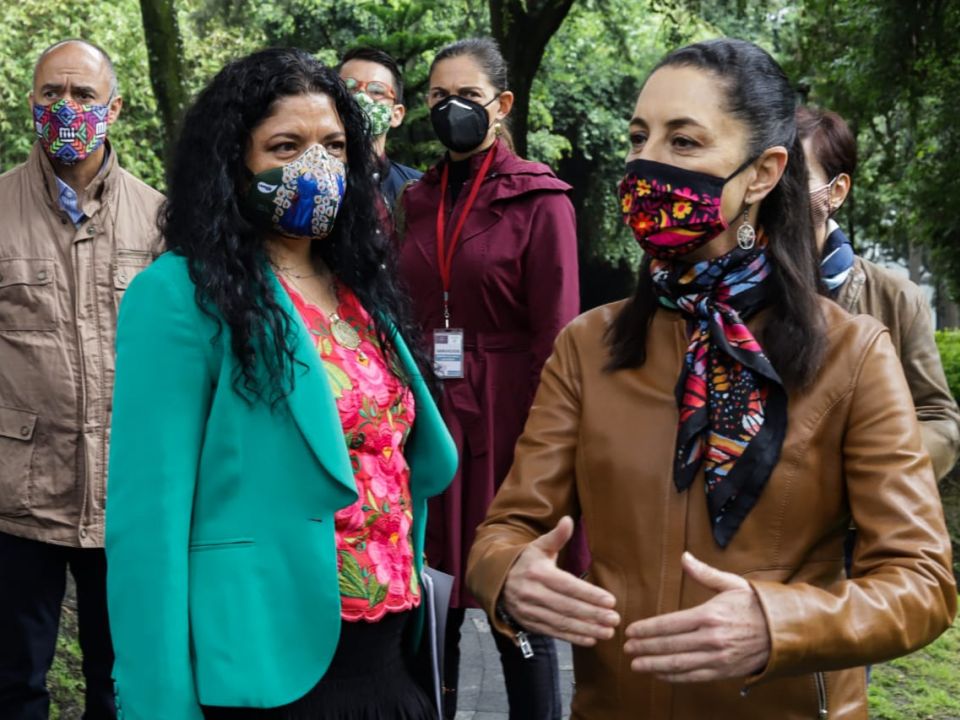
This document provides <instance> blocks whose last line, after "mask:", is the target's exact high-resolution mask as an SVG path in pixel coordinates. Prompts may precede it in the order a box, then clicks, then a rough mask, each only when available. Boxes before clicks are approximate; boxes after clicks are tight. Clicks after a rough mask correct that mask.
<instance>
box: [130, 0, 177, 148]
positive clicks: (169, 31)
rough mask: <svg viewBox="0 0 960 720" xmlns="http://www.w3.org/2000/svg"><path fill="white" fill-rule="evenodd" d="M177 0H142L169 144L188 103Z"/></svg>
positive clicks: (153, 81) (153, 79)
mask: <svg viewBox="0 0 960 720" xmlns="http://www.w3.org/2000/svg"><path fill="white" fill-rule="evenodd" d="M173 3H174V0H140V14H141V17H142V19H143V35H144V38H145V39H146V42H147V57H148V60H149V62H150V84H151V85H152V86H153V95H154V97H155V98H156V100H157V108H158V109H159V110H160V117H161V118H162V119H163V131H164V135H165V138H166V141H167V146H168V147H169V145H170V144H171V143H172V141H173V139H174V137H175V135H176V130H177V126H178V124H179V122H180V114H181V113H182V112H183V108H184V107H185V106H186V104H187V90H186V87H185V86H184V81H183V40H182V38H181V36H180V26H179V25H178V23H177V11H176V8H175V7H174V4H173Z"/></svg>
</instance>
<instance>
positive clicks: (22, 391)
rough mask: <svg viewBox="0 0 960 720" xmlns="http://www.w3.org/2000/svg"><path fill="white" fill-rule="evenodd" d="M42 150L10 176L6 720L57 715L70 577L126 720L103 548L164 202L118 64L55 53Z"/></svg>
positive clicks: (3, 530) (109, 708) (1, 625)
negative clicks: (56, 666) (53, 703)
mask: <svg viewBox="0 0 960 720" xmlns="http://www.w3.org/2000/svg"><path fill="white" fill-rule="evenodd" d="M29 102H30V113H31V117H32V121H33V122H32V132H34V133H35V137H36V141H35V143H34V146H33V150H32V151H31V152H30V156H29V157H28V158H27V160H26V161H25V162H24V163H22V164H20V165H18V166H16V167H15V168H13V169H12V170H10V171H9V172H8V173H6V174H4V175H0V218H2V222H0V718H3V720H46V718H47V717H48V714H49V709H50V708H49V706H50V696H49V693H48V692H47V688H46V676H47V672H48V671H49V669H50V665H51V663H52V661H53V656H54V651H55V650H56V645H57V631H58V626H59V623H60V610H61V603H62V602H63V597H64V593H65V589H66V581H67V571H68V569H69V571H70V574H71V575H73V578H74V580H75V581H76V588H77V594H76V599H77V623H78V626H79V641H80V649H81V651H82V653H83V676H84V686H85V694H86V697H85V710H84V715H83V717H84V718H85V720H114V719H115V718H116V716H117V711H116V708H115V707H114V695H113V682H112V680H111V677H110V675H111V672H112V669H113V649H112V645H111V642H110V630H109V627H108V622H107V599H106V571H107V567H106V565H107V561H106V555H105V554H104V550H103V540H104V507H105V504H106V494H107V470H106V468H107V454H108V450H107V445H108V442H109V438H110V414H111V406H112V396H113V375H114V352H113V346H114V338H115V334H116V333H115V331H116V325H117V307H118V304H119V301H120V297H121V296H122V295H123V292H124V290H125V289H126V287H127V285H128V284H129V282H130V280H132V279H133V276H134V275H136V274H137V273H138V272H139V271H140V270H141V269H143V268H144V267H146V266H147V265H148V264H149V263H150V262H151V260H152V259H153V258H154V257H155V255H156V254H157V253H158V252H159V251H160V245H161V239H160V232H159V230H158V229H157V211H158V210H159V208H160V204H161V203H162V202H163V196H162V195H160V193H158V192H156V191H155V190H153V189H152V188H150V187H147V186H146V185H145V184H144V183H142V182H140V181H139V180H138V179H136V178H135V177H133V175H131V174H129V173H128V172H126V171H125V170H124V169H123V168H121V167H120V165H119V159H118V157H117V152H116V151H115V150H114V148H113V147H112V146H111V145H110V141H109V139H108V135H109V133H110V132H111V127H112V126H113V124H114V123H115V122H116V120H117V117H118V116H119V114H120V110H121V108H122V106H123V99H122V98H121V96H120V93H119V90H118V88H117V77H116V74H115V73H114V69H113V64H112V63H111V61H110V58H109V56H108V55H107V54H106V53H105V52H104V51H103V50H102V49H101V48H99V47H97V46H96V45H93V44H91V43H88V42H85V41H83V40H67V41H64V42H60V43H57V44H56V45H53V46H51V47H49V48H47V49H46V50H45V51H44V52H43V53H42V54H41V55H40V58H39V60H38V61H37V64H36V66H35V69H34V74H33V89H32V91H31V92H30V94H29Z"/></svg>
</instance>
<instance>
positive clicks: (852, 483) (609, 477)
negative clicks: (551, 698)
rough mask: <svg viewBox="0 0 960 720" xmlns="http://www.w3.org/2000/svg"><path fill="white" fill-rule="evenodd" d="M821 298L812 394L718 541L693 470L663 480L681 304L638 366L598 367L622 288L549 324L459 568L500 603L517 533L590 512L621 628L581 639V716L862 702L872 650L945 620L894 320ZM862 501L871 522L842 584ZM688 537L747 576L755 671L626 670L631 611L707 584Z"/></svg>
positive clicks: (936, 502)
mask: <svg viewBox="0 0 960 720" xmlns="http://www.w3.org/2000/svg"><path fill="white" fill-rule="evenodd" d="M821 303H822V306H823V310H824V313H825V314H826V318H827V323H828V326H829V350H828V355H827V359H826V362H825V364H824V367H823V370H822V372H821V373H820V374H819V375H818V377H817V378H816V380H815V381H814V383H813V385H812V386H811V387H810V388H809V389H808V390H807V391H806V392H803V393H791V394H790V397H789V424H788V429H787V435H786V439H785V442H784V445H783V451H782V455H781V459H780V462H779V463H778V465H777V466H776V468H775V470H774V472H773V474H772V476H771V477H770V480H769V482H768V484H767V486H766V488H765V489H764V491H763V494H762V495H761V497H760V499H759V501H758V503H757V505H756V506H755V507H754V508H753V509H752V510H751V512H750V514H749V515H748V516H747V518H746V519H745V520H744V522H743V524H742V525H741V527H740V529H739V531H738V532H737V534H736V535H735V536H734V538H733V540H732V541H731V543H730V545H729V546H728V547H727V548H726V549H725V550H722V549H720V548H719V547H718V546H717V545H716V543H715V542H714V540H713V537H712V535H711V533H710V525H709V521H708V516H707V506H706V500H705V498H704V492H703V485H702V482H703V480H702V473H701V476H700V479H699V480H698V481H696V482H695V483H694V485H693V487H692V488H691V489H690V490H689V491H687V492H684V493H678V492H677V491H676V489H675V487H674V485H673V480H672V457H673V448H674V447H675V434H676V427H677V417H678V415H677V406H676V399H675V395H674V387H675V385H676V382H677V378H678V377H679V374H680V369H681V364H682V359H683V354H684V351H685V350H686V347H687V333H686V328H685V322H684V320H683V319H682V318H681V317H680V315H679V314H677V313H674V312H669V311H667V310H663V309H661V310H658V311H657V312H656V314H655V316H654V318H653V321H652V323H651V327H650V335H649V338H648V340H647V347H648V348H651V349H652V352H651V353H650V356H649V358H648V359H647V362H646V364H645V365H644V366H643V367H641V368H639V369H635V370H622V371H618V372H613V373H608V372H605V371H604V365H605V364H606V362H607V360H608V354H607V346H606V343H605V341H604V337H603V336H604V332H605V330H606V329H607V327H608V326H609V325H610V323H611V321H612V319H613V318H614V317H615V315H616V313H617V312H618V310H619V309H620V307H621V306H622V303H616V304H614V305H608V306H605V307H601V308H598V309H596V310H593V311H591V312H589V313H586V314H585V315H582V316H581V317H580V318H578V319H577V320H575V321H574V322H573V323H572V324H571V325H569V326H568V327H567V328H566V329H565V330H564V331H563V333H562V334H561V335H560V337H559V338H558V340H557V344H556V349H555V352H554V355H553V356H552V357H551V358H550V359H549V360H548V361H547V364H546V366H545V368H544V372H543V377H542V380H541V385H540V390H539V392H538V394H537V397H536V400H535V402H534V406H533V409H532V411H531V413H530V416H529V419H528V421H527V426H526V429H525V431H524V434H523V436H522V437H521V438H520V441H519V443H518V445H517V450H516V455H515V459H514V465H513V468H512V469H511V471H510V474H509V475H508V477H507V479H506V481H505V482H504V484H503V486H502V487H501V489H500V491H499V493H498V494H497V496H496V498H495V500H494V501H493V504H492V505H491V507H490V511H489V515H488V516H487V520H486V521H485V523H484V524H483V525H481V526H480V529H479V531H478V534H477V541H476V543H475V544H474V546H473V551H472V553H471V556H470V563H469V568H468V572H467V582H468V585H469V587H470V589H471V590H472V591H473V593H474V594H475V595H476V597H477V598H478V600H480V601H481V603H482V605H483V607H484V609H485V610H486V611H487V612H488V613H489V614H490V615H491V616H494V609H495V604H496V599H497V597H498V596H499V594H500V591H501V588H502V586H503V583H504V579H505V577H506V574H507V571H508V570H509V568H510V566H511V565H512V564H513V562H514V560H515V559H516V557H517V555H518V554H519V553H520V552H521V551H522V550H523V548H524V547H525V545H526V544H527V543H528V542H530V541H531V540H532V539H533V538H535V537H537V536H539V535H540V534H542V533H544V532H547V531H548V530H550V529H551V528H553V527H554V525H555V524H556V522H557V521H558V520H559V519H560V517H562V516H563V515H564V514H571V515H573V516H574V517H577V516H578V515H580V514H581V513H582V517H583V520H584V522H585V525H586V529H587V536H588V538H589V542H590V552H591V554H592V556H593V561H592V565H591V567H590V570H589V573H588V579H589V580H590V581H591V582H594V583H596V584H597V585H599V586H601V587H603V588H606V589H607V590H609V591H610V592H611V593H612V594H613V595H614V596H615V597H616V598H617V611H618V612H619V613H620V615H621V617H622V618H623V624H622V625H621V626H620V628H619V630H618V632H617V635H616V637H615V638H614V639H613V640H611V641H605V642H600V643H598V644H597V645H596V646H595V647H594V648H592V649H581V648H577V649H575V651H574V665H575V677H576V689H575V694H574V699H573V716H572V717H573V718H575V719H578V720H588V719H589V720H627V719H628V718H629V720H634V719H635V718H651V719H653V718H655V719H656V720H670V719H673V718H676V719H678V720H679V719H682V720H695V719H697V720H699V719H700V718H710V719H711V720H723V719H725V718H730V719H731V720H732V719H734V718H736V719H738V720H743V719H748V720H749V719H756V720H772V719H773V718H776V720H795V719H796V720H799V719H801V718H803V719H811V720H812V719H813V718H819V719H820V720H823V719H824V718H831V719H832V720H840V719H841V718H843V719H844V720H846V719H848V718H866V717H867V709H866V684H865V679H864V670H863V666H864V665H865V664H867V663H871V662H876V661H879V660H882V659H886V658H891V657H894V656H897V655H902V654H905V653H908V652H910V651H911V650H914V649H916V648H919V647H920V646H922V645H924V644H926V643H928V642H930V641H931V640H933V639H934V638H935V637H937V635H939V634H940V633H941V632H943V631H944V629H946V628H947V627H948V626H949V625H950V622H951V619H952V618H953V615H954V612H955V610H956V601H957V595H956V586H955V585H954V580H953V575H952V572H951V564H950V541H949V538H948V536H947V531H946V528H945V526H944V519H943V512H942V509H941V507H940V499H939V494H938V492H937V485H936V481H935V480H934V477H933V472H932V470H931V467H930V459H929V457H928V456H927V454H926V452H924V450H923V448H922V446H921V444H920V434H919V430H918V426H917V420H916V417H915V415H914V412H913V405H912V403H911V402H910V393H909V390H908V389H907V385H906V383H905V381H904V379H903V373H902V371H901V370H900V363H899V362H898V360H897V356H896V353H895V352H894V351H893V347H892V346H891V343H890V338H889V334H888V333H887V331H886V330H884V329H883V328H882V327H881V325H880V324H879V323H878V322H877V321H876V320H873V319H872V318H868V317H865V316H859V317H856V318H855V317H851V316H850V315H848V314H847V313H846V312H844V311H843V310H841V309H840V308H839V307H838V306H837V305H836V304H834V303H832V302H830V301H829V300H826V299H823V300H822V301H821ZM751 324H753V323H751ZM851 515H852V517H853V518H855V519H856V523H857V526H858V527H859V532H860V535H859V542H858V545H857V549H856V552H855V557H854V564H853V575H854V579H852V580H848V579H846V577H845V575H844V566H843V540H844V537H845V536H846V533H847V528H848V527H849V525H850V520H851ZM684 550H689V551H691V552H692V553H693V554H694V555H695V556H696V557H698V558H699V559H701V560H703V561H704V562H707V563H709V564H711V565H713V566H715V567H718V568H720V569H722V570H726V571H729V572H734V573H737V574H739V575H741V576H743V577H745V578H747V579H748V580H749V581H750V582H751V584H752V586H753V587H754V588H755V590H756V592H757V594H758V596H759V598H760V601H761V604H762V606H763V610H764V613H765V615H766V619H767V622H768V624H769V629H770V634H771V638H772V654H771V656H770V661H769V664H768V666H767V668H766V670H765V671H764V672H763V674H762V675H760V676H756V677H752V678H750V679H749V680H732V681H727V682H712V683H701V684H695V685H676V686H675V685H670V684H667V683H663V682H659V681H657V680H654V679H653V678H652V677H651V676H649V675H639V674H636V673H634V672H632V671H631V670H630V667H629V659H628V657H627V656H626V655H625V654H624V653H623V644H624V635H623V631H624V629H625V627H626V626H627V625H628V624H629V623H631V622H633V621H635V620H638V619H641V618H646V617H650V616H653V615H659V614H663V613H668V612H672V611H675V610H679V609H683V608H689V607H692V606H695V605H698V604H700V603H702V602H705V601H706V600H707V599H709V597H710V596H711V593H710V592H709V591H707V590H705V589H704V588H702V587H700V586H698V585H697V584H696V583H694V582H691V581H690V580H688V579H685V577H684V576H683V573H682V571H681V567H680V556H681V554H682V553H683V551H684ZM497 625H498V629H500V630H501V631H506V630H507V628H506V627H505V626H504V625H503V624H502V623H501V622H500V621H499V620H498V621H497ZM841 668H849V669H841ZM745 686H748V687H747V692H746V694H745V695H742V694H741V690H742V689H744V687H745Z"/></svg>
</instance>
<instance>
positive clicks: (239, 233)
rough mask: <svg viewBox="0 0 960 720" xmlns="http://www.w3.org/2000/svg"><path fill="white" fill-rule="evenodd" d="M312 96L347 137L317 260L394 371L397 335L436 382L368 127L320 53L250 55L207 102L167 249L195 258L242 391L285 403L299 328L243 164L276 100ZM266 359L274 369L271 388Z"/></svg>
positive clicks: (181, 171)
mask: <svg viewBox="0 0 960 720" xmlns="http://www.w3.org/2000/svg"><path fill="white" fill-rule="evenodd" d="M306 93H322V94H324V95H328V96H329V97H330V98H331V99H332V100H333V101H334V104H335V105H336V109H337V112H338V114H339V115H340V119H341V121H342V122H343V125H344V128H345V131H346V145H347V147H346V151H347V158H348V164H349V169H348V173H349V180H348V182H347V189H346V193H345V195H344V198H343V203H342V205H341V207H340V211H339V213H338V215H337V219H336V222H335V224H334V228H333V232H332V233H331V235H330V236H329V237H327V238H325V239H324V240H322V241H315V242H314V243H313V247H312V249H311V252H312V254H313V256H314V258H315V259H320V260H322V261H323V262H324V263H325V264H326V265H327V267H329V268H330V270H331V271H332V272H333V273H334V275H335V276H336V278H337V280H338V282H340V283H341V284H342V285H345V286H347V287H349V288H350V289H351V290H352V291H353V292H354V293H355V294H356V295H357V297H358V298H359V300H360V302H361V303H362V304H363V306H364V308H366V310H367V311H368V312H369V313H370V314H371V316H372V317H373V318H374V322H375V323H376V328H377V333H378V336H379V339H380V343H381V346H382V347H383V348H384V351H385V353H386V354H387V356H388V360H389V361H390V364H391V365H392V366H393V367H394V368H396V371H397V372H400V368H401V365H400V363H399V362H398V358H397V356H396V346H395V344H394V343H393V337H394V335H393V332H394V330H395V331H396V332H397V333H399V334H400V336H401V337H402V338H403V339H404V340H405V341H406V343H407V345H408V347H409V349H410V351H411V353H413V355H414V358H415V359H416V362H417V365H418V367H419V370H420V372H421V373H422V374H423V375H424V377H425V378H427V379H428V382H429V381H431V380H432V370H431V365H430V362H429V360H428V359H427V357H426V354H425V353H424V350H423V346H422V343H421V339H420V334H419V330H418V328H417V327H416V326H415V325H414V324H413V322H412V321H411V320H410V318H411V317H412V315H411V313H410V310H409V299H408V298H407V297H406V296H405V295H404V294H403V293H402V291H401V290H400V289H399V286H398V284H397V282H396V277H397V276H396V272H395V268H396V261H395V257H394V254H395V253H394V248H393V244H392V243H390V242H387V241H386V240H385V235H384V234H383V231H382V229H381V227H380V218H381V214H380V212H379V211H378V210H379V208H380V203H381V202H382V200H381V199H380V196H379V189H378V188H377V186H376V185H375V182H374V179H373V175H374V172H375V171H376V168H375V167H374V164H373V163H374V153H373V150H372V146H371V136H370V129H369V123H368V121H367V118H366V115H365V114H364V113H363V111H362V110H361V109H360V107H359V106H358V105H357V103H356V102H355V101H354V99H353V97H352V96H351V95H350V93H349V92H347V90H346V88H345V87H344V85H343V83H342V82H341V81H340V78H339V77H338V76H337V74H336V73H335V72H334V71H333V70H332V69H330V68H328V67H326V66H325V65H323V64H322V63H320V62H319V61H318V60H316V59H315V58H314V57H313V56H312V55H310V54H308V53H306V52H304V51H302V50H297V49H287V48H274V49H269V50H262V51H260V52H256V53H253V54H251V55H248V56H247V57H244V58H241V59H239V60H235V61H233V62H231V63H230V64H229V65H227V66H226V67H224V68H223V69H222V70H221V71H220V72H219V73H217V75H216V76H215V77H214V78H213V79H212V80H211V81H210V83H209V84H208V85H207V86H206V88H204V90H203V91H202V92H201V93H200V94H199V96H198V97H197V99H196V101H195V102H194V103H193V105H192V107H191V108H190V109H189V110H188V111H187V113H186V115H185V116H184V119H183V122H182V126H181V129H180V136H179V139H178V141H177V143H176V146H175V147H174V149H173V152H172V155H171V158H170V164H169V168H168V173H167V187H168V188H169V191H168V199H167V203H166V206H165V208H164V211H163V213H162V214H161V227H162V230H163V234H164V237H165V239H166V243H167V248H168V249H169V250H172V251H173V252H175V253H177V254H178V255H182V256H183V257H185V258H186V259H187V265H188V267H189V271H190V277H191V279H192V280H193V282H194V284H195V285H196V299H197V303H198V305H199V306H200V307H201V308H202V309H203V310H204V312H206V313H207V314H208V315H210V316H211V317H212V318H214V320H216V321H217V323H218V326H219V328H220V331H221V332H222V331H223V325H224V324H225V325H226V326H227V328H228V329H229V333H230V345H231V349H232V352H233V354H234V356H235V357H236V360H237V372H236V374H235V376H234V378H233V382H234V388H235V389H236V390H237V392H238V393H240V394H241V395H242V396H243V397H245V398H247V399H248V400H250V401H252V400H253V399H255V398H266V399H269V400H270V402H276V401H278V400H279V399H281V398H282V397H284V396H285V395H287V394H288V393H289V392H290V390H291V388H292V387H293V380H294V371H295V361H294V357H293V349H292V345H291V341H290V338H291V330H292V328H293V325H292V320H291V318H290V317H288V316H287V315H286V313H284V311H283V310H282V309H281V307H280V305H279V304H278V303H277V301H276V299H275V298H274V296H273V289H272V288H273V285H272V280H271V271H270V269H269V266H268V258H267V252H266V246H265V238H264V236H263V233H262V232H261V231H260V230H258V229H257V228H256V227H255V226H254V225H253V224H251V223H250V222H249V221H248V220H247V219H246V218H245V217H244V215H243V212H242V210H241V206H240V197H241V193H242V192H243V185H244V184H245V182H246V181H247V180H248V178H249V170H248V169H247V167H246V164H245V160H244V156H245V153H246V149H247V147H248V145H249V140H250V136H251V133H252V131H253V130H254V128H256V127H257V126H258V125H259V124H260V123H261V122H262V121H263V120H264V119H265V118H266V117H268V116H269V115H270V113H271V111H272V108H273V106H274V103H276V101H277V100H278V99H280V98H283V97H288V96H295V95H302V94H306ZM258 358H259V359H260V360H261V361H262V362H263V364H264V365H265V367H266V368H267V370H268V379H267V380H266V382H265V381H264V380H263V377H262V375H261V373H260V371H258V368H257V360H258ZM431 386H433V385H432V382H431Z"/></svg>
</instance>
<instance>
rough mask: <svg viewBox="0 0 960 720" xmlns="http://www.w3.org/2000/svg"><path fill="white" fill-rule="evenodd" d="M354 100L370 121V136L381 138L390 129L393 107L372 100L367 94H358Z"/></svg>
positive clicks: (355, 94)
mask: <svg viewBox="0 0 960 720" xmlns="http://www.w3.org/2000/svg"><path fill="white" fill-rule="evenodd" d="M353 99H354V100H356V101H357V105H359V106H360V109H361V110H363V112H364V114H365V115H366V116H367V120H369V121H370V134H371V135H373V136H374V137H380V136H381V135H383V134H384V133H385V132H387V130H389V129H390V120H391V119H393V107H392V106H390V105H384V104H383V103H379V102H377V101H376V100H373V99H371V98H370V96H369V95H367V94H366V93H365V92H356V93H354V94H353Z"/></svg>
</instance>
